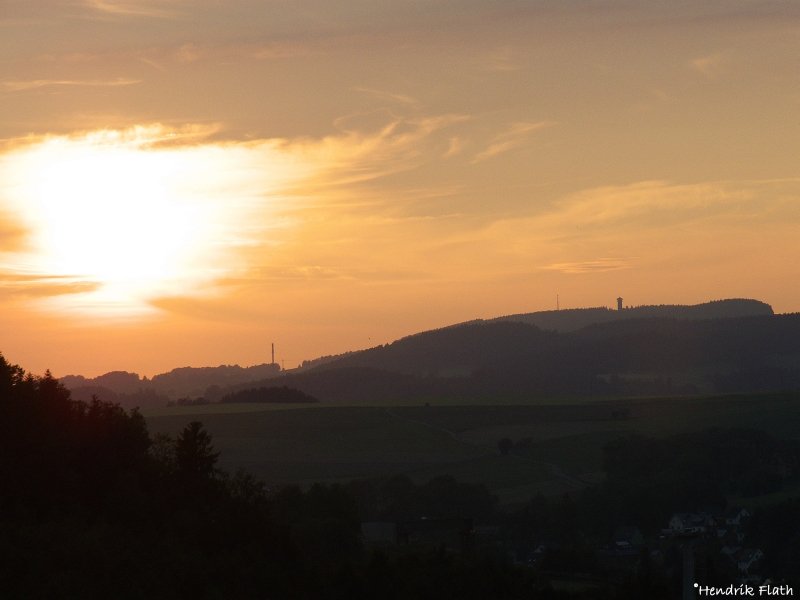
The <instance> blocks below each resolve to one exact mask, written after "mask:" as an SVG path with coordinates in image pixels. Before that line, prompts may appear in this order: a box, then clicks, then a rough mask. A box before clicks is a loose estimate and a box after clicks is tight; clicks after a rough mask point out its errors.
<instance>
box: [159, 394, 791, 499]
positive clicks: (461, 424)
mask: <svg viewBox="0 0 800 600" xmlns="http://www.w3.org/2000/svg"><path fill="white" fill-rule="evenodd" d="M145 416H146V417H147V420H148V424H149V427H150V429H151V431H153V432H162V433H168V434H173V435H174V434H175V433H177V432H178V431H180V430H181V429H182V428H183V427H184V426H185V425H186V423H188V422H189V421H193V420H198V421H201V422H202V423H203V424H204V425H205V427H206V428H207V429H208V430H209V432H210V433H211V434H212V435H213V438H214V444H215V446H216V448H217V450H219V451H220V452H221V456H220V466H221V467H223V468H225V469H227V470H232V471H233V470H237V469H245V470H247V471H249V472H251V473H253V474H254V475H256V476H257V477H259V478H261V479H262V480H264V481H265V482H266V483H267V484H269V485H283V484H290V483H295V484H300V485H307V484H310V483H312V482H315V481H325V482H335V481H347V480H350V479H356V478H367V477H381V476H388V475H395V474H406V475H408V476H409V477H411V478H412V479H414V480H416V481H426V480H428V479H431V478H433V477H436V476H440V475H451V476H453V477H455V478H456V479H458V480H460V481H466V482H472V483H483V484H485V485H486V486H487V487H488V488H489V489H490V490H491V491H492V492H493V493H494V494H496V495H497V496H498V499H499V500H500V502H501V503H503V504H510V503H516V502H522V501H524V500H526V499H527V498H529V497H531V496H533V495H535V494H538V493H541V494H545V495H551V494H562V493H564V492H568V491H571V490H575V489H579V488H580V487H582V486H585V485H587V484H589V483H593V482H596V481H598V480H600V479H601V478H602V468H603V467H602V463H603V446H604V445H605V444H607V443H608V442H609V441H611V440H613V439H615V438H617V437H620V436H625V435H630V434H633V433H638V434H642V435H648V436H663V435H669V434H673V433H679V432H689V431H698V430H703V429H707V428H712V427H721V428H756V429H762V430H765V431H768V432H769V433H771V434H773V435H775V436H777V437H797V436H799V435H800V394H769V395H742V396H724V397H722V396H717V397H701V398H639V399H624V400H619V399H616V400H593V401H590V402H582V401H575V400H562V401H545V402H536V403H531V404H513V405H512V404H504V405H479V404H473V405H465V404H458V403H455V402H448V403H445V402H437V401H430V402H428V403H427V404H425V403H422V404H421V403H420V402H419V401H417V402H410V401H409V402H408V403H407V404H405V405H394V406H367V405H363V404H361V405H348V404H347V403H332V404H328V403H326V404H323V403H320V404H303V405H289V406H286V405H277V404H208V405H204V406H185V407H183V406H174V407H165V408H161V409H156V410H151V411H148V412H146V413H145ZM503 438H508V439H510V440H511V441H512V442H513V444H514V446H513V449H512V450H511V452H510V453H509V454H508V455H502V454H501V453H500V452H499V449H498V441H499V440H501V439H503Z"/></svg>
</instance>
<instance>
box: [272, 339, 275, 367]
mask: <svg viewBox="0 0 800 600" xmlns="http://www.w3.org/2000/svg"><path fill="white" fill-rule="evenodd" d="M272 364H273V365H274V364H275V342H272Z"/></svg>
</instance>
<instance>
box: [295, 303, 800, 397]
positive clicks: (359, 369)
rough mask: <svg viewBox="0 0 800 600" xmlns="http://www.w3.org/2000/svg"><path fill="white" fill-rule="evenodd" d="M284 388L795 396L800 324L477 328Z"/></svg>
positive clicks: (313, 374) (404, 343)
mask: <svg viewBox="0 0 800 600" xmlns="http://www.w3.org/2000/svg"><path fill="white" fill-rule="evenodd" d="M381 374H383V375H381ZM282 381H284V382H285V383H286V384H287V385H291V386H293V387H297V388H299V389H302V390H304V391H306V392H307V393H310V394H313V395H314V396H316V397H318V398H320V400H322V401H325V399H327V398H342V397H347V395H348V394H350V395H359V394H360V391H361V390H364V389H369V393H370V394H371V396H372V397H374V398H376V399H378V398H379V397H383V396H384V395H385V396H386V397H394V396H397V395H398V394H399V395H400V396H408V395H420V396H423V395H429V396H436V395H456V396H460V397H464V396H475V395H479V396H485V397H487V398H501V397H508V396H535V395H554V394H555V395H559V394H564V395H586V394H589V395H594V394H600V395H605V394H613V395H619V394H663V393H709V392H726V393H728V392H750V391H767V390H789V389H792V390H794V389H800V315H798V314H792V315H768V316H751V317H738V318H727V319H707V320H688V319H668V318H650V319H644V318H643V319H629V320H622V321H617V322H609V323H603V324H597V325H592V326H589V327H585V328H583V329H580V330H577V331H570V332H557V331H545V330H543V329H540V328H538V327H536V326H534V325H530V324H526V323H515V322H511V321H502V320H499V321H484V322H474V323H468V324H465V325H460V326H454V327H448V328H444V329H439V330H435V331H429V332H425V333H421V334H417V335H413V336H410V337H407V338H403V339H401V340H398V341H396V342H394V343H392V344H388V345H385V346H379V347H377V348H372V349H370V350H365V351H362V352H356V353H352V354H350V355H348V356H345V357H342V358H341V359H339V360H335V361H332V362H329V363H326V364H324V365H321V366H320V367H318V368H316V369H313V370H312V371H310V372H308V373H303V374H298V375H286V376H285V377H284V378H282ZM381 381H383V382H384V385H381V384H380V382H381ZM389 382H394V383H395V384H398V385H397V386H396V387H397V388H398V389H397V390H395V389H393V386H392V385H390V383H389Z"/></svg>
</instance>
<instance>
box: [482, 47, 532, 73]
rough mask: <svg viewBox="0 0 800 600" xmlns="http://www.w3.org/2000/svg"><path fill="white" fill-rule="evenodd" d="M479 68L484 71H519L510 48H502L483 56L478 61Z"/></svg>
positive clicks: (517, 63) (518, 64)
mask: <svg viewBox="0 0 800 600" xmlns="http://www.w3.org/2000/svg"><path fill="white" fill-rule="evenodd" d="M478 64H479V66H480V68H482V69H484V70H486V71H495V72H511V71H518V70H519V69H521V68H522V67H521V65H520V63H519V62H518V61H517V60H516V57H515V55H514V50H513V49H512V48H511V46H502V47H500V48H495V49H494V50H492V51H490V52H487V53H486V54H484V55H483V56H482V57H481V58H480V59H479V61H478Z"/></svg>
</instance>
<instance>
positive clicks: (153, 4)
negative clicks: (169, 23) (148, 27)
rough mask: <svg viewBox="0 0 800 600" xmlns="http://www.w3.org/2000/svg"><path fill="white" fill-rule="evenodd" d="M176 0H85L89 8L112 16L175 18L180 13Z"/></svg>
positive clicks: (85, 4)
mask: <svg viewBox="0 0 800 600" xmlns="http://www.w3.org/2000/svg"><path fill="white" fill-rule="evenodd" d="M178 3H179V2H177V1H176V0H149V1H148V0H137V1H134V2H131V1H127V0H125V1H120V0H84V2H83V4H84V6H86V7H87V8H89V9H91V10H93V11H96V12H97V13H99V14H101V15H105V16H111V17H151V18H161V19H164V18H174V17H176V16H178V15H179V14H180V13H179V12H178V11H177V10H176V9H175V5H176V4H178Z"/></svg>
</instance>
